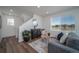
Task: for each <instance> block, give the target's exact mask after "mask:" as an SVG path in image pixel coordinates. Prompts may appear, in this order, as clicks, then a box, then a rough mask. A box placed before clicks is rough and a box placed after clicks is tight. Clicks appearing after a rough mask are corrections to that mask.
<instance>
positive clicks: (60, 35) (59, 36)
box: [57, 32, 63, 40]
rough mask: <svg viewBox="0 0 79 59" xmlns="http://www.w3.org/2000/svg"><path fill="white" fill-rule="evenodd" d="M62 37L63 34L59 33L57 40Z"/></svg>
mask: <svg viewBox="0 0 79 59" xmlns="http://www.w3.org/2000/svg"><path fill="white" fill-rule="evenodd" d="M62 36H63V33H62V32H61V33H59V34H58V36H57V39H58V40H60V38H61V37H62Z"/></svg>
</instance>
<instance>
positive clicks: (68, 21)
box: [51, 16, 75, 31]
mask: <svg viewBox="0 0 79 59" xmlns="http://www.w3.org/2000/svg"><path fill="white" fill-rule="evenodd" d="M51 30H56V31H61V30H62V31H74V30H75V18H74V17H73V16H59V17H54V18H52V19H51Z"/></svg>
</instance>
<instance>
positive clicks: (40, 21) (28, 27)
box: [19, 15, 43, 42]
mask: <svg viewBox="0 0 79 59" xmlns="http://www.w3.org/2000/svg"><path fill="white" fill-rule="evenodd" d="M33 19H37V22H38V26H37V28H43V19H42V17H41V16H38V15H34V16H33V17H32V18H31V19H29V20H28V21H27V22H25V23H24V24H23V25H22V26H20V27H19V42H22V41H23V38H22V32H23V31H24V30H31V29H33V28H34V26H33V23H32V20H33Z"/></svg>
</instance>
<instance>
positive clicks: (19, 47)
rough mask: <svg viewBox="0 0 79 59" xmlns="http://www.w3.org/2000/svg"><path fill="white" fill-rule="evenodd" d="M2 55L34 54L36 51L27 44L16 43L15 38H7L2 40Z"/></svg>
mask: <svg viewBox="0 0 79 59" xmlns="http://www.w3.org/2000/svg"><path fill="white" fill-rule="evenodd" d="M3 42H4V44H3V47H4V52H3V51H1V52H3V53H36V51H35V50H34V49H33V48H32V47H30V46H29V45H28V44H27V43H25V42H21V43H18V42H17V40H16V38H15V37H9V38H4V39H3Z"/></svg>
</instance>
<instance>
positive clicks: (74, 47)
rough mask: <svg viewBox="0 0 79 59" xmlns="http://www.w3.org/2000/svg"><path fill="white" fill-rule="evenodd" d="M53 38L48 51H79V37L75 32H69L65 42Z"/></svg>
mask: <svg viewBox="0 0 79 59" xmlns="http://www.w3.org/2000/svg"><path fill="white" fill-rule="evenodd" d="M52 40H53V41H50V42H49V43H48V53H79V37H78V36H77V35H76V34H75V33H69V34H68V37H67V38H66V41H65V43H64V44H61V43H60V42H58V40H57V39H54V38H52Z"/></svg>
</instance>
